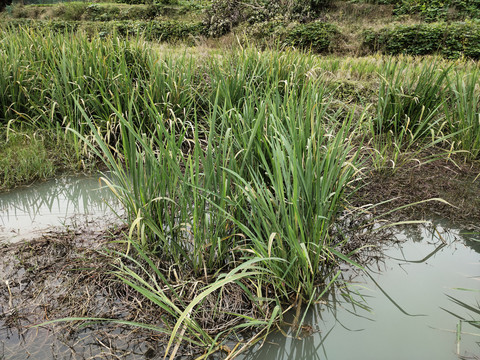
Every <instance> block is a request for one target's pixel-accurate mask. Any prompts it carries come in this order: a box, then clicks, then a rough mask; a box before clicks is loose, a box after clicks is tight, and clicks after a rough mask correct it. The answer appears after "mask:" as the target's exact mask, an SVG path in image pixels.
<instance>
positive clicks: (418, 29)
mask: <svg viewBox="0 0 480 360" xmlns="http://www.w3.org/2000/svg"><path fill="white" fill-rule="evenodd" d="M364 46H365V47H366V48H368V49H369V50H370V51H381V52H383V53H386V54H394V55H396V54H408V55H427V54H435V53H438V54H441V55H443V56H446V57H448V58H458V57H460V56H466V57H469V58H472V59H480V24H477V23H472V22H456V23H450V24H447V23H431V24H418V25H397V26H394V27H390V28H385V29H381V30H379V31H373V30H367V31H365V32H364Z"/></svg>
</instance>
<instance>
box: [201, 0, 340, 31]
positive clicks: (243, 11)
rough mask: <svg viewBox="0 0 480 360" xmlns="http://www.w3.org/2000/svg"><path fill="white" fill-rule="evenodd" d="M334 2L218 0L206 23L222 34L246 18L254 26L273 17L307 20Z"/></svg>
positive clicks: (214, 3) (208, 26)
mask: <svg viewBox="0 0 480 360" xmlns="http://www.w3.org/2000/svg"><path fill="white" fill-rule="evenodd" d="M332 2H333V1H332V0H311V1H300V0H294V1H289V0H282V1H268V0H259V1H251V0H250V1H245V2H242V1H239V0H214V1H213V4H212V7H211V8H210V9H209V10H208V11H207V13H206V17H205V21H204V24H205V26H206V28H207V31H208V34H209V35H211V36H221V35H224V34H226V33H228V32H230V31H231V30H232V29H233V28H234V27H235V26H237V25H238V24H240V23H241V22H243V21H248V23H249V24H250V25H253V24H256V23H260V22H268V21H271V20H273V19H277V20H282V21H285V22H286V23H288V22H290V21H292V20H294V21H300V22H307V21H311V20H313V19H315V18H317V17H318V15H319V13H320V12H321V11H323V10H325V9H326V8H328V7H329V6H331V4H332Z"/></svg>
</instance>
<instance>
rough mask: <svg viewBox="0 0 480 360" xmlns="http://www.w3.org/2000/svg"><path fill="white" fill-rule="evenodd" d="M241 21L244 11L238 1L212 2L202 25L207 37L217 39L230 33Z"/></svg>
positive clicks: (216, 0)
mask: <svg viewBox="0 0 480 360" xmlns="http://www.w3.org/2000/svg"><path fill="white" fill-rule="evenodd" d="M243 20H245V10H244V5H243V4H242V3H241V2H240V1H239V0H213V3H212V7H211V8H210V9H208V10H207V11H206V16H205V20H204V22H203V24H204V26H205V29H206V31H207V34H208V35H209V36H213V37H218V36H222V35H225V34H227V33H228V32H230V31H232V29H233V27H234V26H237V25H238V24H239V23H240V22H241V21H243Z"/></svg>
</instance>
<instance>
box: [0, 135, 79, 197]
mask: <svg viewBox="0 0 480 360" xmlns="http://www.w3.org/2000/svg"><path fill="white" fill-rule="evenodd" d="M14 127H16V126H9V127H8V128H5V127H2V128H1V129H0V191H1V190H5V189H10V188H12V187H15V186H18V185H22V184H26V183H31V182H33V181H35V180H45V179H48V178H51V177H52V176H54V175H55V174H56V173H57V172H59V171H64V170H66V169H68V170H71V171H76V170H78V169H79V165H80V163H79V162H76V161H75V149H74V148H73V146H72V143H69V141H68V139H67V138H66V137H65V136H64V134H63V132H60V133H56V134H55V133H53V132H51V131H44V130H41V129H34V130H32V129H28V128H25V129H23V130H22V129H14Z"/></svg>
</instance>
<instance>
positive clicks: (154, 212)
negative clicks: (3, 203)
mask: <svg viewBox="0 0 480 360" xmlns="http://www.w3.org/2000/svg"><path fill="white" fill-rule="evenodd" d="M184 5H185V4H184ZM61 6H65V7H67V8H68V5H61ZM75 6H77V5H75ZM78 6H79V7H80V5H78ZM99 6H104V5H99ZM185 6H186V5H185ZM190 6H191V5H190ZM349 6H351V7H355V9H357V10H358V9H359V8H358V7H357V6H356V5H353V4H352V5H349ZM361 6H363V7H364V8H365V9H367V8H368V7H369V6H371V4H370V5H369V4H361ZM382 6H384V7H385V8H387V7H388V9H390V11H392V12H393V10H394V7H393V6H391V5H382ZM347 8H348V7H347ZM197 10H198V9H197ZM197 10H196V9H194V8H193V10H192V11H197ZM28 11H31V10H28ZM335 11H337V12H335ZM335 11H332V12H330V16H332V19H339V18H340V15H339V13H338V7H337V10H335ZM351 11H353V10H351ZM335 14H336V15H335ZM366 14H367V13H366V12H365V16H366ZM382 14H383V13H382ZM334 15H335V16H337V18H335V17H334ZM82 16H83V15H82ZM382 16H384V15H382ZM389 16H392V15H389ZM413 16H417V15H412V19H413ZM332 21H333V20H332ZM335 21H337V20H335ZM412 21H413V20H412ZM419 21H420V20H419ZM422 21H423V20H422ZM333 22H334V21H333ZM36 24H37V23H36V22H35V23H30V25H28V26H26V25H25V23H21V24H20V25H19V23H13V22H12V23H10V25H8V22H7V23H6V25H2V27H1V32H0V54H1V55H2V56H0V125H1V131H0V132H1V136H0V141H2V144H5V146H2V149H1V153H2V157H1V158H0V164H2V166H0V186H4V187H10V186H13V185H16V184H18V183H20V182H22V181H31V180H32V179H34V178H35V177H48V176H52V174H53V173H54V172H55V167H56V166H57V167H58V164H62V163H65V162H67V163H69V164H70V168H72V167H73V168H76V169H79V168H82V167H85V166H87V165H86V164H91V163H95V162H96V163H97V164H98V163H103V164H104V166H106V167H107V168H108V169H109V170H111V171H112V174H113V175H112V180H111V181H110V182H108V185H109V187H110V188H111V189H112V191H113V192H114V193H115V194H116V195H117V196H118V198H119V199H120V201H121V202H122V204H123V206H124V207H125V209H126V212H127V216H128V223H129V224H130V227H129V229H128V231H127V233H126V234H125V238H126V240H125V247H124V249H123V250H124V251H120V252H118V253H115V254H114V256H115V257H116V258H117V260H116V262H115V264H116V265H115V267H116V274H117V275H118V277H119V278H120V279H122V280H123V281H124V282H125V283H126V284H128V285H130V286H131V287H132V288H133V289H135V290H136V291H137V293H138V294H140V295H141V296H142V297H144V298H146V299H148V300H149V301H150V302H152V303H154V304H156V305H157V306H158V308H159V309H161V310H160V311H161V322H162V323H163V324H164V325H163V326H161V327H156V325H155V326H154V325H151V324H150V325H149V324H136V325H138V326H144V327H148V328H155V329H156V330H158V331H160V332H164V333H166V334H167V335H169V336H170V341H169V343H168V344H166V349H165V354H170V355H171V356H172V357H174V354H175V353H177V352H178V351H181V350H179V349H180V348H179V347H178V346H176V345H175V344H176V343H179V342H187V343H190V344H191V345H193V346H195V347H197V348H200V349H202V350H201V351H204V354H210V353H212V352H216V351H223V350H225V349H226V347H225V344H226V343H227V342H231V341H232V339H236V338H238V337H237V336H239V335H238V334H240V333H241V332H243V331H244V330H245V329H255V332H254V334H255V335H254V336H253V337H252V338H251V339H250V340H247V341H245V343H246V344H247V345H249V344H252V343H254V342H255V341H256V340H258V339H259V338H260V337H261V336H262V335H264V334H265V333H267V332H268V331H269V330H270V329H272V327H273V326H274V325H276V324H278V323H280V322H281V321H282V318H283V314H284V313H285V312H286V311H288V310H290V309H292V308H298V309H302V306H303V309H304V307H305V306H307V307H308V305H310V304H311V303H313V302H316V301H318V300H320V299H321V297H322V295H323V294H324V293H325V292H327V291H329V290H331V289H332V288H334V287H335V286H341V277H342V276H341V271H340V270H339V267H338V264H339V263H348V264H350V265H351V266H356V267H361V264H359V263H357V253H358V252H359V251H361V249H362V247H364V246H366V245H369V243H368V242H358V241H354V239H356V235H355V234H358V233H362V232H365V231H373V230H371V225H372V220H371V218H372V216H373V215H372V214H373V210H372V209H373V208H374V207H375V206H376V205H375V204H373V203H367V204H366V205H364V206H361V207H360V206H358V204H357V202H356V200H355V199H356V196H357V194H358V193H359V192H361V189H362V188H363V187H364V186H365V184H366V183H368V182H369V181H371V180H372V179H373V178H374V177H376V176H378V174H383V175H384V176H392V177H393V176H395V174H396V173H398V172H402V169H404V168H406V167H412V166H413V165H412V164H414V165H415V166H420V165H426V164H429V163H432V162H435V161H441V162H442V163H443V164H453V166H456V167H458V168H460V167H462V166H465V165H464V164H469V166H476V165H475V164H476V163H477V162H478V159H479V156H480V129H479V128H480V105H479V100H478V99H479V95H480V94H479V92H480V88H479V81H480V73H479V68H478V64H477V63H476V62H474V61H472V60H469V59H466V58H463V57H461V58H460V59H456V60H452V59H446V58H445V57H441V56H438V55H435V56H428V57H411V56H408V55H400V56H395V57H394V56H386V55H381V54H375V55H369V56H364V57H355V56H342V57H340V56H338V54H337V55H328V56H319V55H316V54H314V53H312V52H302V51H299V50H296V49H292V48H291V47H284V46H283V45H279V44H278V43H277V44H276V45H275V46H273V47H268V46H267V47H265V43H263V45H262V46H260V45H261V44H257V45H258V46H259V47H256V46H254V45H248V46H245V43H244V42H243V41H238V42H237V43H236V45H235V43H234V42H227V44H228V46H222V40H221V39H217V40H216V42H215V46H209V45H208V39H204V40H203V41H202V43H199V44H197V46H194V47H191V46H189V45H188V44H177V45H172V44H158V43H153V42H151V41H150V39H149V38H148V36H146V37H143V36H142V35H139V34H136V36H135V37H133V38H128V37H124V36H120V35H121V34H118V33H117V32H116V31H117V30H113V32H112V33H109V34H104V35H102V36H92V34H91V33H90V32H89V31H88V29H87V30H85V29H83V30H82V28H81V26H80V27H79V28H78V29H76V31H70V30H68V28H62V29H61V30H58V31H52V28H51V27H45V26H43V25H42V26H37V25H36ZM49 24H52V23H49ZM345 24H346V23H344V25H342V26H343V27H342V26H340V25H338V24H336V25H335V24H334V26H336V28H337V29H343V30H340V33H341V32H342V31H343V32H344V31H345V29H346V28H347V27H345V26H347V25H345ZM49 26H50V25H49ZM238 26H239V27H241V26H242V25H241V23H240V24H238ZM296 26H297V25H296ZM298 26H300V27H301V26H304V27H303V28H298V27H296V30H295V29H294V30H292V31H294V32H293V34H297V35H298V36H300V35H302V34H304V35H305V38H306V39H310V37H309V36H310V35H309V34H308V32H309V31H322V32H325V31H327V30H328V29H329V28H325V27H323V26H321V27H318V28H317V27H316V25H315V27H313V28H308V27H307V28H305V26H307V25H304V24H299V25H298ZM349 26H353V25H349ZM326 29H327V30H326ZM332 29H333V28H332ZM295 31H296V32H295ZM328 31H329V30H328ZM332 31H333V30H332ZM335 31H337V30H335ZM352 33H353V32H352ZM117 35H118V36H117ZM225 36H226V37H227V38H228V36H231V34H230V35H225ZM224 39H225V38H224ZM284 39H285V41H289V40H288V39H289V35H288V34H286V35H285V38H284ZM291 39H294V38H291ZM295 39H296V38H295ZM332 39H333V38H332ZM147 40H148V41H147ZM292 41H293V40H292ZM305 41H307V40H305ZM308 41H310V40H308ZM332 41H333V40H332ZM302 44H307V42H305V43H302ZM302 44H300V43H299V44H297V45H302ZM322 44H323V43H319V42H313V43H310V45H311V46H313V45H315V46H319V47H320V48H321V47H322V46H323V47H324V46H325V44H323V45H322ZM294 45H295V44H294ZM326 46H327V48H329V46H330V45H328V44H327V45H326ZM300 47H301V46H300ZM342 51H343V50H342ZM58 148H60V149H62V151H58ZM53 149H57V151H56V152H55V155H54V156H53V155H49V153H51V152H52V151H53ZM59 153H61V155H59ZM19 157H20V158H21V159H22V161H24V162H25V166H19V165H18V164H19ZM52 159H54V160H55V159H56V160H55V161H54V160H52ZM65 159H68V160H65ZM33 160H35V161H33ZM72 164H73V165H72ZM60 167H61V166H60ZM422 200H428V199H422ZM390 210H391V209H389V210H388V211H386V213H388V212H389V211H390ZM369 229H370V230H369ZM372 238H374V234H373V233H372ZM232 294H233V296H232ZM231 298H235V299H237V300H238V299H240V300H238V301H233V300H232V301H229V299H230V300H231ZM299 314H301V312H300V311H299ZM117 321H118V322H122V323H126V321H123V320H117ZM297 321H298V323H299V324H301V316H300V315H299V317H298V319H297ZM212 323H213V324H216V325H218V324H220V325H218V326H212ZM241 349H242V347H241V346H240V347H238V348H235V349H229V351H230V350H232V351H231V352H230V356H233V355H235V354H236V353H238V351H240V350H241ZM206 356H208V355H205V357H206Z"/></svg>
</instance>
